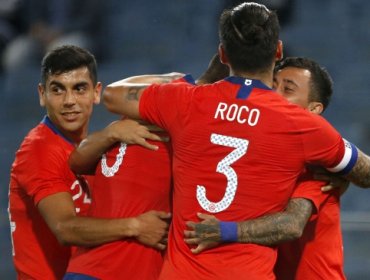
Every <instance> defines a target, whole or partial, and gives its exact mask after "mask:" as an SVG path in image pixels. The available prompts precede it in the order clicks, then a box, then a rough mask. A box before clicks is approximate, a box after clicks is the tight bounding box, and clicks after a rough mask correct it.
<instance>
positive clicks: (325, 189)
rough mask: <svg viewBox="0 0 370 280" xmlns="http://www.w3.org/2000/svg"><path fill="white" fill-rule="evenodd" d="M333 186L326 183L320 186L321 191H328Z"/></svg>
mask: <svg viewBox="0 0 370 280" xmlns="http://www.w3.org/2000/svg"><path fill="white" fill-rule="evenodd" d="M333 189H334V188H333V186H332V185H327V186H323V187H321V191H323V192H328V191H331V190H333Z"/></svg>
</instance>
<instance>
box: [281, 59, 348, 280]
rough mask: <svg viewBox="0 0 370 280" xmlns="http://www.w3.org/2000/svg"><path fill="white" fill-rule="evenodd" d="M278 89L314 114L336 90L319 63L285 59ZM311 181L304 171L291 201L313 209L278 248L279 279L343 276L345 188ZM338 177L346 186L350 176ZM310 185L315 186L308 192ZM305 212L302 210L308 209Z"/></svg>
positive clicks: (320, 111)
mask: <svg viewBox="0 0 370 280" xmlns="http://www.w3.org/2000/svg"><path fill="white" fill-rule="evenodd" d="M274 88H275V90H276V91H277V92H278V93H280V94H282V95H283V96H284V97H285V98H286V99H287V100H289V101H290V102H292V103H294V104H297V105H299V106H301V107H302V108H305V109H306V110H309V111H310V112H312V113H314V114H321V113H322V112H324V110H325V109H326V108H327V106H328V105H329V102H330V99H331V94H332V82H331V79H330V76H329V74H328V73H327V72H326V71H325V70H324V69H322V68H321V67H320V66H319V65H318V64H317V63H315V62H314V61H312V60H309V59H305V58H286V59H284V60H283V61H281V62H280V63H278V65H277V66H276V67H275V75H274ZM309 179H312V174H311V172H310V171H308V170H306V171H305V172H304V174H303V175H301V178H300V181H299V182H300V185H299V186H298V188H297V189H296V190H295V191H294V193H293V195H292V198H291V201H294V202H295V203H296V204H301V205H302V206H301V207H305V205H306V208H307V210H308V209H310V208H311V209H312V210H311V212H312V216H311V217H310V220H309V221H308V223H307V225H306V227H305V229H304V231H303V234H302V237H300V238H299V239H297V240H294V241H292V242H288V243H284V244H281V245H280V246H279V249H278V261H277V264H276V266H275V273H276V277H277V279H281V280H290V279H292V280H294V279H295V280H304V279H343V280H344V279H346V278H345V275H344V271H343V242H342V233H341V229H340V204H339V202H340V191H341V190H340V189H339V188H337V189H334V190H332V191H330V192H329V193H325V194H324V193H322V192H321V190H320V186H323V185H325V183H323V182H319V181H313V180H309ZM323 179H329V180H330V179H331V178H330V176H329V177H327V178H323ZM334 179H335V182H337V184H338V183H339V185H341V186H342V187H343V188H346V187H348V183H349V182H348V181H347V180H345V179H341V178H339V177H338V178H334ZM304 188H305V189H306V190H305V189H304ZM307 188H309V189H310V190H311V193H310V194H309V195H308V196H307ZM304 200H306V202H304ZM307 202H310V204H311V205H309V204H307ZM288 207H289V206H288ZM307 210H303V211H301V212H302V213H307Z"/></svg>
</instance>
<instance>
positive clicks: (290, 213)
mask: <svg viewBox="0 0 370 280" xmlns="http://www.w3.org/2000/svg"><path fill="white" fill-rule="evenodd" d="M312 207H313V206H312V203H311V202H310V201H309V200H306V199H303V198H295V199H291V200H290V202H289V204H288V207H287V209H286V210H285V211H284V212H280V213H276V214H272V215H267V216H264V217H261V218H257V219H253V220H247V221H243V222H238V223H236V227H235V224H234V223H223V222H220V221H218V220H217V219H215V218H214V217H213V216H212V217H213V218H212V217H211V218H207V217H206V218H205V219H204V220H203V221H202V222H201V223H195V225H193V226H191V227H192V228H193V229H194V232H188V233H185V235H186V237H187V238H188V241H189V244H194V242H193V241H192V238H195V240H197V241H195V244H204V245H206V246H208V245H207V244H212V243H220V242H221V243H222V242H239V243H254V244H260V245H268V246H272V245H277V244H279V243H281V242H285V241H289V240H293V239H296V238H299V237H300V236H301V235H302V232H303V230H304V227H305V225H306V223H307V221H308V219H309V217H310V216H311V212H312ZM223 232H224V233H223ZM225 234H226V235H227V236H225ZM208 247H209V246H208ZM212 247H214V246H212Z"/></svg>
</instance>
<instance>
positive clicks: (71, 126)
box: [61, 120, 86, 133]
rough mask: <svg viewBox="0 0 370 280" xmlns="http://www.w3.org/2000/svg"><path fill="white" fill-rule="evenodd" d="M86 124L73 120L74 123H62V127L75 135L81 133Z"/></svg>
mask: <svg viewBox="0 0 370 280" xmlns="http://www.w3.org/2000/svg"><path fill="white" fill-rule="evenodd" d="M85 123H86V122H84V121H83V120H73V121H62V122H61V127H62V129H63V130H65V131H68V132H70V133H75V132H78V131H81V129H82V128H83V126H84V125H85Z"/></svg>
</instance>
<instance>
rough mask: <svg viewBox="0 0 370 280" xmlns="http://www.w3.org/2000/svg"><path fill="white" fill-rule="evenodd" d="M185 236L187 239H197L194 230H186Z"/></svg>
mask: <svg viewBox="0 0 370 280" xmlns="http://www.w3.org/2000/svg"><path fill="white" fill-rule="evenodd" d="M184 236H185V237H186V238H194V237H196V234H195V231H194V230H184Z"/></svg>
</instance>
